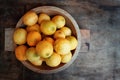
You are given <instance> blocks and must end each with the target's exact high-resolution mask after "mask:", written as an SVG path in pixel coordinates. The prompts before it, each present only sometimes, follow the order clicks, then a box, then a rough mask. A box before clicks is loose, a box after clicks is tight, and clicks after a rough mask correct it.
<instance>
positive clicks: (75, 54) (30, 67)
mask: <svg viewBox="0 0 120 80" xmlns="http://www.w3.org/2000/svg"><path fill="white" fill-rule="evenodd" d="M45 9H46V10H48V9H49V10H55V11H56V10H57V11H58V12H59V11H60V13H61V14H64V15H65V16H66V17H67V18H68V19H70V20H71V23H72V24H73V26H74V28H75V30H76V37H77V39H78V45H77V48H76V49H75V51H74V55H73V56H72V59H71V61H70V62H68V63H66V64H64V65H63V66H61V67H59V68H57V69H53V70H40V69H37V68H34V66H32V65H31V64H29V63H28V62H26V61H21V63H22V64H23V65H24V66H25V67H27V68H28V69H30V70H32V71H34V72H37V73H43V74H51V73H56V72H59V71H62V70H64V69H66V68H68V67H69V66H70V65H71V64H72V63H73V62H74V61H75V59H76V58H77V56H78V53H79V50H80V48H81V33H80V29H79V26H78V24H77V22H76V21H75V19H74V18H73V17H72V16H71V15H70V14H69V13H68V12H67V11H65V10H63V9H61V8H58V7H56V6H40V7H36V8H33V9H31V10H33V11H35V12H36V13H39V10H45ZM29 11H30V10H29ZM20 25H23V24H22V17H21V18H20V19H19V21H18V22H17V24H16V28H17V27H20ZM78 34H79V35H78ZM28 66H29V67H28Z"/></svg>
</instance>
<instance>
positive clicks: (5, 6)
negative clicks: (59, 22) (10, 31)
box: [0, 0, 120, 80]
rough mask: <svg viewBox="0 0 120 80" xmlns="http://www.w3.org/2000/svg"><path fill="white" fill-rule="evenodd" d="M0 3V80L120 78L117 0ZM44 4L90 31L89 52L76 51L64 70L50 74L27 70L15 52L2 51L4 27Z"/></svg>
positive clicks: (119, 9) (3, 0)
mask: <svg viewBox="0 0 120 80" xmlns="http://www.w3.org/2000/svg"><path fill="white" fill-rule="evenodd" d="M86 1H87V2H86ZM112 3H114V4H112ZM0 4H1V5H0V10H1V11H0V36H1V38H0V80H48V79H49V80H120V45H119V44H120V27H119V25H120V5H119V4H120V1H119V0H114V1H113V0H104V1H103V0H100V1H99V0H51V1H50V0H40V1H37V0H0ZM43 5H52V6H57V7H60V8H63V9H65V10H66V11H68V12H69V13H70V14H71V15H72V16H73V17H74V18H75V20H76V21H77V23H78V24H79V26H80V28H81V29H90V33H91V45H90V51H89V52H86V53H82V52H81V53H79V56H78V57H77V59H76V60H75V62H74V63H73V64H72V65H71V66H70V67H69V68H67V69H66V70H64V71H61V72H59V73H56V74H49V75H44V74H38V73H34V72H32V71H30V70H29V69H27V68H25V67H24V66H23V65H22V64H21V63H20V62H19V61H17V60H16V58H15V55H14V52H10V51H4V43H5V40H4V36H5V33H4V31H5V28H14V27H15V25H16V23H17V21H18V20H19V18H20V17H21V16H22V15H23V14H24V13H25V12H27V11H28V10H30V9H32V8H34V7H37V6H43Z"/></svg>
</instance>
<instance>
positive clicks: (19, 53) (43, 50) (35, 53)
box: [13, 11, 78, 67]
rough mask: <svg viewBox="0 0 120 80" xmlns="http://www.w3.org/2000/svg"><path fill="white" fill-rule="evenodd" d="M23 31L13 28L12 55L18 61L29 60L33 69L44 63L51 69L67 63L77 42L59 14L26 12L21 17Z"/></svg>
mask: <svg viewBox="0 0 120 80" xmlns="http://www.w3.org/2000/svg"><path fill="white" fill-rule="evenodd" d="M22 22H23V24H24V25H26V27H25V28H20V27H19V28H16V29H15V31H14V34H13V40H14V43H15V44H17V47H16V48H15V56H16V58H17V59H18V60H19V61H25V60H28V61H29V62H31V63H32V64H33V65H35V66H41V65H42V63H43V62H45V63H46V64H47V65H48V66H50V67H56V66H58V65H60V63H68V62H69V61H70V60H71V58H72V52H71V51H72V50H74V49H75V48H76V47H77V45H78V41H77V39H76V37H75V36H73V35H72V31H71V29H70V28H69V27H66V25H65V24H66V20H65V18H64V17H63V16H61V15H55V16H53V17H51V16H49V15H48V14H45V13H39V14H37V13H36V12H34V11H29V12H27V13H26V14H25V15H24V16H23V17H22Z"/></svg>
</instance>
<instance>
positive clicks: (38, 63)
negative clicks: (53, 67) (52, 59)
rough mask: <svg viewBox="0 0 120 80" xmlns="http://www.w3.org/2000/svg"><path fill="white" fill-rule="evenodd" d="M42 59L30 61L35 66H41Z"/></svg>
mask: <svg viewBox="0 0 120 80" xmlns="http://www.w3.org/2000/svg"><path fill="white" fill-rule="evenodd" d="M42 62H43V61H42V60H37V61H31V63H32V64H33V65H35V66H41V65H42Z"/></svg>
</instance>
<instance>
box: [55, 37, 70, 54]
mask: <svg viewBox="0 0 120 80" xmlns="http://www.w3.org/2000/svg"><path fill="white" fill-rule="evenodd" d="M54 49H55V51H56V52H57V53H58V54H61V55H65V54H67V53H69V52H70V49H71V47H70V42H69V41H68V40H67V39H64V38H59V39H57V40H56V41H55V43H54Z"/></svg>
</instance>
